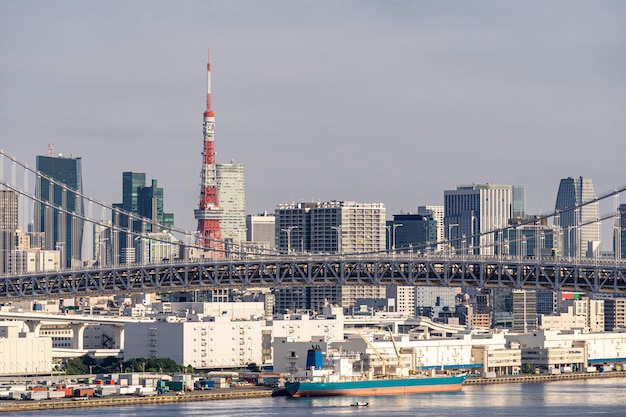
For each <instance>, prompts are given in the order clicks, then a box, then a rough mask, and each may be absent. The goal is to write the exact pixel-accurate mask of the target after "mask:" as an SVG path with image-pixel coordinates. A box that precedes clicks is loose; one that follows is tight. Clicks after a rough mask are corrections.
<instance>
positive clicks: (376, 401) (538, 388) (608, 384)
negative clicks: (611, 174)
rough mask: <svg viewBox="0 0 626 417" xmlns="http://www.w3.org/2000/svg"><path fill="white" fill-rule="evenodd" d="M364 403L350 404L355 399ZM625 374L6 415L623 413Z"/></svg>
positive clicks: (3, 416) (249, 416)
mask: <svg viewBox="0 0 626 417" xmlns="http://www.w3.org/2000/svg"><path fill="white" fill-rule="evenodd" d="M356 401H359V402H367V403H368V406H367V407H355V406H353V404H354V403H355V402H356ZM625 403H626V378H607V379H588V380H575V381H557V382H547V383H525V384H498V385H474V386H465V387H463V390H462V391H460V392H454V393H440V394H414V395H400V396H389V397H326V398H288V397H274V398H250V399H243V400H216V401H202V402H188V403H172V404H169V403H168V404H158V405H134V406H121V407H104V408H82V409H71V410H45V411H34V412H7V413H1V414H0V417H10V416H19V417H26V416H41V417H44V416H107V417H110V416H112V417H114V416H118V417H131V416H153V417H174V416H197V417H200V416H224V417H230V416H245V417H254V416H282V417H287V416H290V417H298V416H353V415H358V416H385V417H395V416H464V417H470V416H475V417H479V416H480V417H486V416H528V415H531V416H532V415H535V416H568V417H571V416H582V415H588V416H589V415H594V416H596V415H605V416H614V415H626V404H625Z"/></svg>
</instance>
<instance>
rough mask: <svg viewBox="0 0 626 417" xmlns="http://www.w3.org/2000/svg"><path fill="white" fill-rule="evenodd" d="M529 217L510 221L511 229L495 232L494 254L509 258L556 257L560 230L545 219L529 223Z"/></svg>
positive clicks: (559, 246) (558, 249)
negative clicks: (509, 256) (508, 256)
mask: <svg viewBox="0 0 626 417" xmlns="http://www.w3.org/2000/svg"><path fill="white" fill-rule="evenodd" d="M530 220H531V217H530V216H527V217H525V218H523V219H520V218H514V219H511V227H510V228H508V229H503V230H501V231H499V232H496V234H495V239H496V245H495V247H496V254H503V255H511V256H520V257H526V256H537V257H539V256H558V254H559V253H560V251H561V241H560V239H559V236H560V228H559V227H557V226H549V225H548V223H547V221H546V219H542V220H536V221H534V222H530Z"/></svg>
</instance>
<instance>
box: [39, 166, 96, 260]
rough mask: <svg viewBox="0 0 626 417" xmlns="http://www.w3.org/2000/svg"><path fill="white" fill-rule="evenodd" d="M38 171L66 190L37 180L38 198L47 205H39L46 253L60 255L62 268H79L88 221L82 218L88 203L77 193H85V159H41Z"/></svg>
mask: <svg viewBox="0 0 626 417" xmlns="http://www.w3.org/2000/svg"><path fill="white" fill-rule="evenodd" d="M37 170H38V171H40V172H41V173H42V174H44V175H46V176H48V177H50V178H52V179H53V180H55V181H57V182H59V183H61V184H63V185H64V186H63V185H57V184H54V183H52V182H51V181H50V180H48V179H46V178H42V177H40V176H38V177H37V182H36V185H35V196H36V197H37V198H39V199H40V200H42V201H43V202H42V203H35V231H38V232H44V234H45V236H44V239H45V240H44V249H47V250H55V249H56V250H59V251H60V254H61V261H62V262H63V264H62V265H61V266H62V267H69V266H73V265H77V266H79V265H80V262H81V261H82V247H83V229H84V221H83V220H82V219H81V218H79V217H78V216H83V215H84V202H83V199H82V197H80V196H79V195H78V194H77V193H76V192H74V191H77V192H79V193H82V192H83V181H82V165H81V159H80V158H72V157H69V158H67V157H63V156H59V157H53V156H37ZM46 203H49V204H50V205H51V206H49V205H47V204H46ZM57 207H61V208H62V209H63V210H59V209H58V208H57ZM73 214H76V216H75V215H73Z"/></svg>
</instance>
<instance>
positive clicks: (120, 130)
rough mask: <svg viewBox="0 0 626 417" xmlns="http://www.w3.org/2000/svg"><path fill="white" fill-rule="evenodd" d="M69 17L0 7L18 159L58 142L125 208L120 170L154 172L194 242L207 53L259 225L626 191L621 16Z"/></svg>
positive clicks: (214, 13) (257, 11)
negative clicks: (328, 210) (486, 198)
mask: <svg viewBox="0 0 626 417" xmlns="http://www.w3.org/2000/svg"><path fill="white" fill-rule="evenodd" d="M454 3H457V2H454ZM64 4H65V8H63V7H57V6H56V5H50V4H47V3H45V2H20V3H13V4H10V3H3V4H2V5H1V6H0V9H1V11H2V13H0V16H2V17H0V23H2V27H3V29H4V34H5V36H2V37H1V40H0V42H2V46H3V51H5V53H4V54H3V57H2V58H0V59H2V63H3V64H2V65H1V66H0V80H1V81H0V88H1V89H2V91H3V93H4V94H3V95H2V97H0V109H2V112H0V134H1V135H2V137H3V138H5V139H4V140H3V144H2V145H1V146H2V148H3V149H4V150H5V151H7V152H8V153H9V154H12V155H14V156H15V157H16V158H18V159H19V160H22V161H24V162H26V163H28V164H29V165H34V162H35V157H36V156H37V155H45V154H46V150H47V147H48V143H54V144H55V155H56V154H58V153H62V154H64V155H74V156H79V157H81V158H82V160H83V178H84V180H85V181H84V190H85V192H86V194H88V195H91V196H94V197H96V198H98V199H101V200H104V201H107V202H109V203H113V202H115V201H118V199H119V195H120V192H121V189H120V185H119V177H120V175H121V173H122V172H124V171H137V172H146V173H147V175H148V176H149V177H153V178H159V182H160V185H161V186H162V187H163V188H164V190H165V196H164V199H165V210H167V211H168V212H173V213H175V214H176V219H177V222H176V223H177V226H179V227H181V228H185V229H189V230H195V228H196V227H195V226H196V225H195V221H194V219H193V210H194V209H195V208H196V206H197V199H198V194H199V173H200V172H199V170H200V168H199V167H200V162H201V155H200V153H201V151H202V112H203V111H204V107H205V106H204V100H205V98H206V97H205V93H206V84H205V83H206V80H205V77H206V73H205V65H206V48H211V55H212V57H211V61H212V64H213V66H212V72H213V108H214V109H215V112H216V128H215V135H216V153H217V162H218V163H228V162H229V161H231V160H234V161H235V163H238V164H242V165H244V166H245V169H246V177H247V178H246V183H247V184H246V205H247V208H246V211H247V213H249V214H255V213H260V212H263V211H266V210H267V211H273V210H274V209H275V208H276V206H277V205H278V204H283V203H290V202H292V201H295V202H302V201H305V202H307V201H331V200H352V201H359V202H364V203H379V202H380V203H383V204H385V206H386V207H387V215H388V218H391V216H392V215H393V214H399V213H401V212H404V213H407V212H414V213H415V212H417V207H418V206H419V205H442V204H443V192H444V190H446V189H453V188H455V187H456V186H457V185H460V184H467V183H470V182H475V183H487V182H489V183H504V184H512V185H523V186H526V191H527V196H526V197H527V212H528V213H530V214H537V213H540V212H543V213H547V212H551V211H553V210H554V204H555V200H556V195H557V190H558V185H559V180H560V179H562V178H566V177H570V176H571V177H575V178H576V177H579V176H583V177H586V178H591V179H592V180H593V182H594V185H595V189H596V192H597V193H598V194H600V193H603V192H605V191H608V190H610V189H612V188H615V187H618V186H620V185H622V183H624V181H623V179H622V178H623V177H624V170H623V168H621V165H620V163H621V161H620V157H621V155H622V154H623V153H624V151H625V150H626V141H624V140H623V132H624V128H625V127H626V123H625V122H624V120H623V116H622V110H621V109H623V108H624V105H625V104H626V94H623V93H624V91H625V90H626V89H625V88H624V87H625V86H626V85H625V83H624V77H623V75H622V74H623V73H624V70H625V69H626V68H625V66H626V63H625V62H624V59H623V58H622V56H621V55H622V54H621V53H620V51H622V50H623V49H624V43H626V36H625V35H626V28H624V26H623V24H622V22H623V20H624V19H623V18H624V17H625V16H626V7H625V6H624V5H621V4H619V3H614V2H609V1H602V2H597V3H594V4H593V5H591V4H588V3H586V2H553V3H550V5H543V4H525V5H520V4H516V5H507V6H503V7H499V8H496V7H495V6H494V4H493V3H491V2H483V1H478V2H473V3H472V4H471V5H467V4H465V3H462V2H458V3H457V4H456V6H457V7H448V5H443V4H441V5H440V4H436V3H433V4H431V3H394V4H393V5H391V4H386V3H368V4H360V3H359V4H357V3H338V4H336V3H333V2H322V3H319V2H316V3H309V2H306V3H301V4H299V5H292V4H290V3H288V2H287V3H285V2H278V1H276V2H272V3H269V4H267V5H266V4H263V5H260V4H257V3H254V2H246V3H242V4H237V5H226V4H221V3H217V2H215V3H213V2H208V3H206V2H197V3H196V2H189V3H185V4H183V5H174V4H173V3H170V2H165V1H157V2H150V3H149V6H150V7H148V3H147V2H133V3H131V4H127V3H123V2H119V3H117V2H113V3H109V4H107V5H103V4H82V3H80V2H73V1H69V2H66V3H64ZM33 5H36V6H37V7H33ZM68 8H69V9H71V11H72V13H67V10H68ZM322 22H323V24H321V25H320V23H322ZM163 27H167V28H170V29H171V30H169V31H168V30H164V31H163V30H162V28H163ZM531 27H532V30H530V29H529V28H531ZM111 28H115V30H111ZM161 32H162V33H161ZM261 33H262V35H259V34H261ZM287 33H288V34H289V36H285V34H287ZM372 119H374V120H372ZM312 127H313V128H312ZM468 161H470V164H469V165H468ZM511 167H512V168H511ZM612 209H613V207H612V203H607V204H606V205H604V206H602V205H601V207H600V214H603V213H606V212H609V211H611V210H612ZM603 236H606V235H605V234H604V233H603Z"/></svg>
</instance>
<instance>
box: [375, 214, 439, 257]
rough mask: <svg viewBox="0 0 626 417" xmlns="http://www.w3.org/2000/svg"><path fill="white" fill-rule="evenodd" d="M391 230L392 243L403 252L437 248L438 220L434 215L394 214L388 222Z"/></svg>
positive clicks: (431, 250)
mask: <svg viewBox="0 0 626 417" xmlns="http://www.w3.org/2000/svg"><path fill="white" fill-rule="evenodd" d="M388 226H390V228H389V229H387V230H388V231H391V236H390V239H389V240H391V242H390V245H388V249H390V248H391V247H392V246H393V247H395V249H396V250H398V251H401V252H407V253H408V252H418V253H424V252H433V251H434V250H436V245H435V242H437V221H435V220H434V219H433V218H432V215H421V214H394V215H393V221H392V222H390V224H388Z"/></svg>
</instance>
